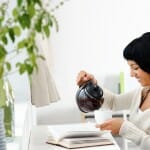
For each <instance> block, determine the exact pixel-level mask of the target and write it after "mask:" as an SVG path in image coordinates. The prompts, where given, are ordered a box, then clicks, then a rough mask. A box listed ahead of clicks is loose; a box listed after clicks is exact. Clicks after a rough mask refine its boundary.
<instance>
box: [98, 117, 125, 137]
mask: <svg viewBox="0 0 150 150" xmlns="http://www.w3.org/2000/svg"><path fill="white" fill-rule="evenodd" d="M123 121H124V120H123V119H121V118H112V119H109V120H107V121H105V122H104V123H102V124H98V125H96V127H97V128H100V130H110V131H111V133H112V134H114V135H118V134H119V130H120V128H121V125H122V123H123Z"/></svg>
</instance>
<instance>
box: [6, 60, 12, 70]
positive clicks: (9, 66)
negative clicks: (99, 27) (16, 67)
mask: <svg viewBox="0 0 150 150" xmlns="http://www.w3.org/2000/svg"><path fill="white" fill-rule="evenodd" d="M5 64H6V68H7V70H8V71H10V70H11V64H10V63H9V62H6V63H5Z"/></svg>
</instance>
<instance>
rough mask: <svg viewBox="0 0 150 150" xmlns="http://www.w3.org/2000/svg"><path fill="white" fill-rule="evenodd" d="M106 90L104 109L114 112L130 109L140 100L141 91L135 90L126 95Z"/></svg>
mask: <svg viewBox="0 0 150 150" xmlns="http://www.w3.org/2000/svg"><path fill="white" fill-rule="evenodd" d="M103 90H104V103H103V105H102V108H106V109H112V110H125V109H130V108H131V105H132V103H137V100H138V99H139V98H140V94H141V89H140V88H138V89H135V90H132V91H130V92H127V93H124V94H114V93H112V92H110V91H109V90H107V89H103Z"/></svg>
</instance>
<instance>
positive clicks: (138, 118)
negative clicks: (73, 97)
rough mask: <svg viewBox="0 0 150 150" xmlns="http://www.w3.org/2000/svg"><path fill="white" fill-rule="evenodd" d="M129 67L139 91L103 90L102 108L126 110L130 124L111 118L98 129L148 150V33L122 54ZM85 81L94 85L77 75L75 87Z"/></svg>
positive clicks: (87, 77)
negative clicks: (119, 92)
mask: <svg viewBox="0 0 150 150" xmlns="http://www.w3.org/2000/svg"><path fill="white" fill-rule="evenodd" d="M123 56H124V58H125V59H126V60H127V63H128V65H129V67H130V75H131V77H135V78H136V79H137V81H138V82H139V83H140V84H141V88H138V89H135V90H133V91H130V92H128V93H125V94H120V95H117V94H114V93H111V92H110V91H108V90H104V103H103V105H102V107H103V108H109V109H112V110H125V109H129V111H130V117H129V120H123V119H121V118H113V119H110V120H107V121H105V122H104V123H102V124H99V125H97V127H98V128H100V129H101V130H111V132H112V134H116V135H117V134H119V135H120V136H122V137H124V138H126V139H129V140H131V141H133V142H134V143H135V144H136V145H138V146H139V147H140V148H141V149H143V150H150V32H148V33H144V34H143V35H142V36H141V37H138V38H136V39H134V40H133V41H132V42H131V43H129V44H128V45H127V46H126V48H125V49H124V52H123ZM88 80H92V81H93V83H95V84H97V81H96V79H95V78H94V76H93V75H91V74H89V73H87V72H85V71H80V72H79V74H78V76H77V84H78V85H79V86H81V85H82V84H83V83H85V82H87V81H88Z"/></svg>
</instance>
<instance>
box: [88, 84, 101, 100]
mask: <svg viewBox="0 0 150 150" xmlns="http://www.w3.org/2000/svg"><path fill="white" fill-rule="evenodd" d="M85 92H86V94H87V95H88V96H89V97H90V98H94V99H101V97H102V96H103V90H102V89H101V88H100V87H99V86H98V85H95V84H93V82H92V81H88V82H87V84H86V87H85Z"/></svg>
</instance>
